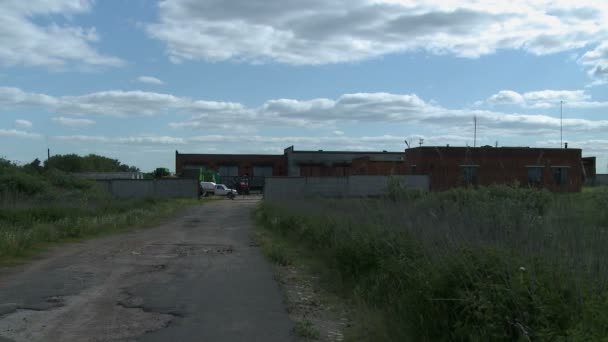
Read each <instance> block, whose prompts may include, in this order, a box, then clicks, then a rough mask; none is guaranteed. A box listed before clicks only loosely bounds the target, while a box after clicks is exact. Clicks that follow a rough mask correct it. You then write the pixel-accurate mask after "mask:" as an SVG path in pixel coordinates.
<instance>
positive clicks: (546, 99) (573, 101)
mask: <svg viewBox="0 0 608 342" xmlns="http://www.w3.org/2000/svg"><path fill="white" fill-rule="evenodd" d="M590 100H591V95H589V94H587V93H586V92H585V91H584V90H540V91H531V92H527V93H522V94H520V93H518V92H515V91H513V90H501V91H499V92H498V93H496V94H494V95H492V96H490V97H489V98H488V99H487V100H486V102H487V103H488V104H490V105H501V104H508V105H519V106H522V107H524V108H553V107H558V106H559V105H560V101H564V103H565V105H567V106H568V107H570V108H601V107H608V102H598V101H590Z"/></svg>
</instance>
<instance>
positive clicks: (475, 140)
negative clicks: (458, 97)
mask: <svg viewBox="0 0 608 342" xmlns="http://www.w3.org/2000/svg"><path fill="white" fill-rule="evenodd" d="M473 123H474V125H475V129H474V133H473V147H477V115H475V116H473Z"/></svg>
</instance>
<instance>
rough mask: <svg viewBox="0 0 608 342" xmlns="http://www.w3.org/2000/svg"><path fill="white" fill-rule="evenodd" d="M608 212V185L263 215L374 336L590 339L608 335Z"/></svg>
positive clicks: (281, 207) (408, 197) (330, 204)
mask: <svg viewBox="0 0 608 342" xmlns="http://www.w3.org/2000/svg"><path fill="white" fill-rule="evenodd" d="M395 187H396V186H395ZM607 204H608V191H607V190H606V189H597V190H595V191H586V192H583V193H579V194H551V193H548V192H545V191H538V190H533V189H517V188H513V187H507V186H496V187H489V188H480V189H478V190H473V189H454V190H451V191H447V192H444V193H415V194H412V193H408V194H403V193H401V192H399V191H397V190H394V191H393V193H392V194H391V195H390V196H389V197H388V198H386V199H357V200H354V199H344V200H317V201H295V200H294V201H291V202H282V203H267V204H265V205H264V206H263V207H262V208H261V209H260V210H259V211H258V213H257V214H256V217H257V219H258V220H260V221H262V222H264V223H265V227H266V228H267V229H269V230H272V231H273V232H275V233H277V234H279V235H280V236H283V237H284V238H285V239H288V240H290V241H293V243H297V244H298V245H299V246H305V247H306V248H308V249H309V250H311V251H314V252H315V253H317V254H318V255H319V257H320V258H322V259H323V260H324V261H325V264H326V265H327V268H328V269H330V270H331V272H329V274H331V275H332V276H333V277H334V278H335V279H334V280H335V281H334V282H333V283H335V284H341V286H340V287H338V288H336V289H337V290H338V291H342V294H343V295H344V296H346V297H348V298H351V299H352V300H353V301H354V302H357V303H362V305H364V306H366V307H367V308H368V310H367V311H369V312H373V313H374V315H375V316H376V317H377V318H370V319H368V320H367V322H368V324H370V325H369V326H367V327H366V328H367V329H365V330H367V331H368V332H370V331H371V333H369V334H368V336H369V338H370V339H372V340H373V339H378V338H380V337H379V336H382V337H381V339H383V340H389V341H390V340H394V341H402V340H423V341H425V340H426V341H429V340H433V341H434V340H438V341H442V340H443V341H464V340H496V341H500V340H505V341H507V340H541V341H545V340H546V341H549V340H594V339H598V338H600V337H605V336H606V335H607V333H608V331H607V328H606V327H607V326H608V325H607V324H606V323H607V322H608V310H607V309H608V300H607V299H606V298H608V250H606V249H605V246H606V244H607V243H608V234H606V233H605V231H606V229H608V216H607V214H606V211H605V209H603V208H605V206H606V205H607ZM284 248H286V247H285V246H281V247H277V250H278V252H275V254H276V255H279V256H285V255H286V254H287V252H285V251H284V250H283V249H284ZM274 258H275V259H280V257H277V256H275V257H274ZM370 322H376V323H370ZM378 322H382V324H377V323H378ZM365 323H366V322H363V324H365ZM371 324H375V325H376V326H371Z"/></svg>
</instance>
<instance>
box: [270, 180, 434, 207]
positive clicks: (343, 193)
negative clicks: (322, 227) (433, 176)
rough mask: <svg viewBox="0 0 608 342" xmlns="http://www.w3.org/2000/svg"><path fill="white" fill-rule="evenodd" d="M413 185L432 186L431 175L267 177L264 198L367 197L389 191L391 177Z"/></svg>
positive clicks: (412, 186)
mask: <svg viewBox="0 0 608 342" xmlns="http://www.w3.org/2000/svg"><path fill="white" fill-rule="evenodd" d="M391 177H392V178H393V179H395V180H397V181H399V183H400V184H401V185H402V186H403V187H407V188H412V189H421V190H428V189H429V177H428V176H425V175H407V176H345V177H266V185H265V186H264V199H266V200H270V201H273V200H281V199H287V198H306V197H367V196H379V195H383V194H386V193H387V192H388V183H389V178H391Z"/></svg>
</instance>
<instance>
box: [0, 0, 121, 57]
mask: <svg viewBox="0 0 608 342" xmlns="http://www.w3.org/2000/svg"><path fill="white" fill-rule="evenodd" d="M92 7H93V1H92V0H28V1H23V0H3V1H2V11H0V27H2V34H0V65H2V66H14V65H25V66H45V67H51V68H59V69H61V68H66V67H68V66H70V67H71V66H74V65H76V66H81V67H92V66H93V67H94V66H120V65H123V64H124V62H123V61H122V60H121V59H119V58H117V57H112V56H106V55H103V54H101V53H99V52H97V50H96V49H95V48H94V47H93V44H94V43H96V42H97V41H99V36H98V34H97V31H96V30H95V28H83V27H79V26H73V24H72V22H71V20H66V18H68V17H70V16H74V15H79V14H85V13H88V12H90V11H91V9H92ZM39 17H43V18H45V19H46V20H45V21H49V22H50V23H49V24H41V23H40V22H39V21H37V20H36V19H37V18H39Z"/></svg>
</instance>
